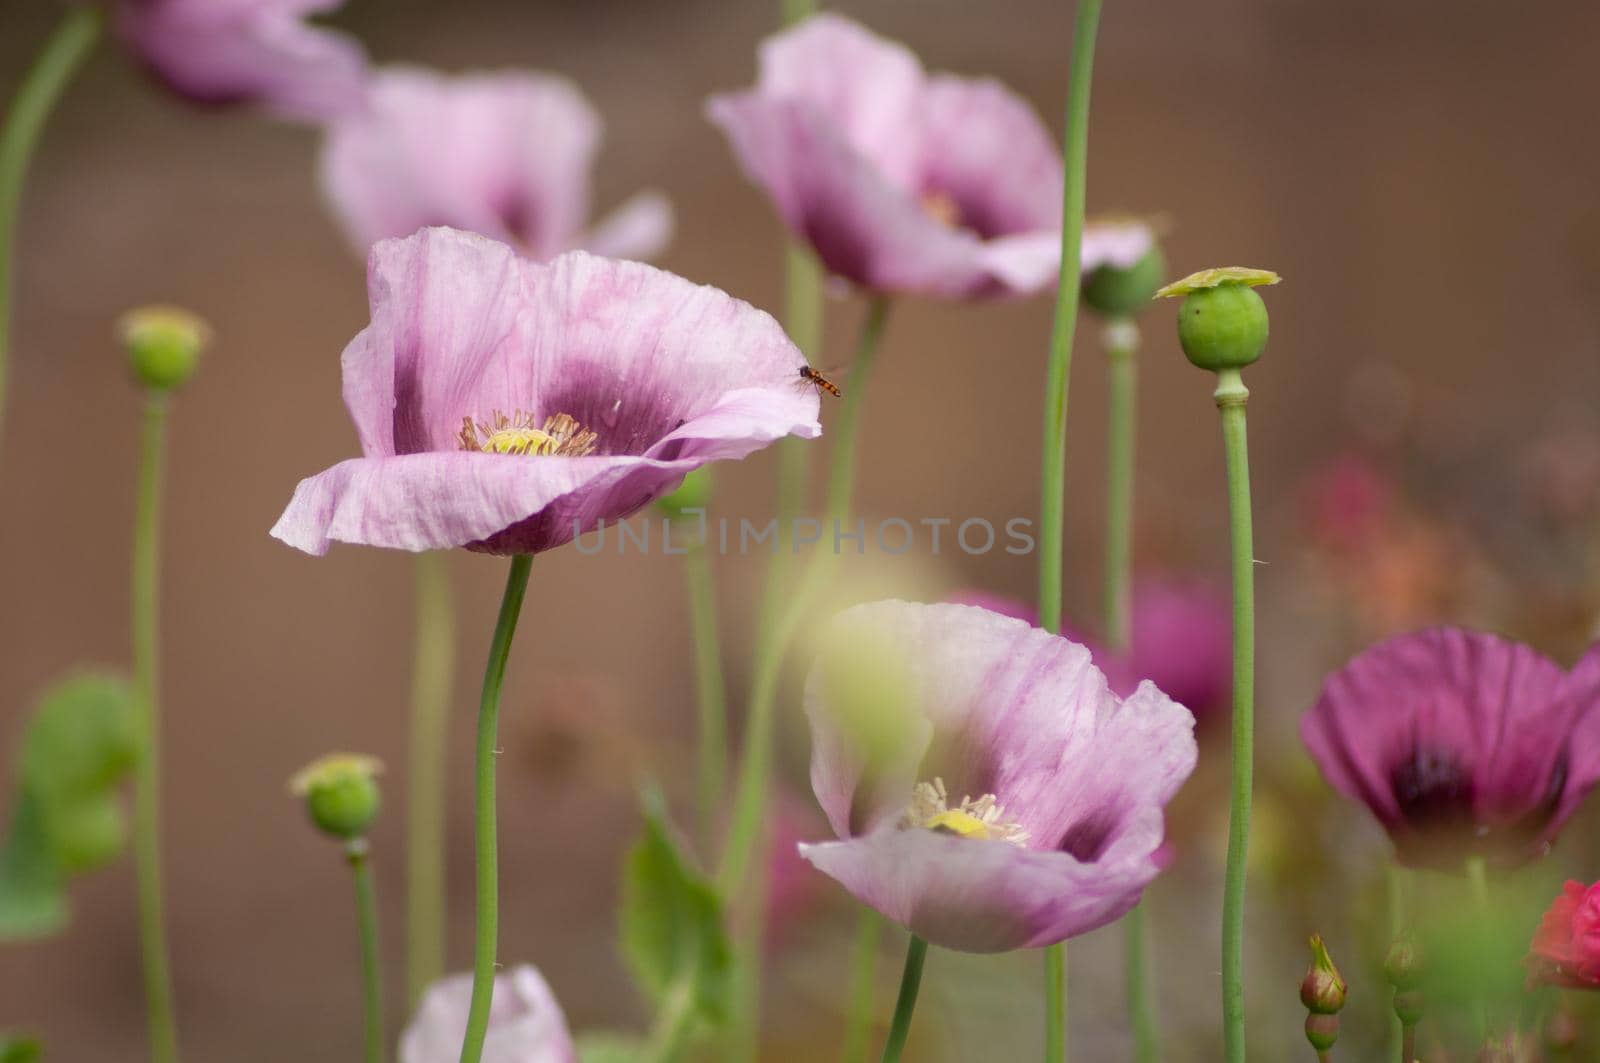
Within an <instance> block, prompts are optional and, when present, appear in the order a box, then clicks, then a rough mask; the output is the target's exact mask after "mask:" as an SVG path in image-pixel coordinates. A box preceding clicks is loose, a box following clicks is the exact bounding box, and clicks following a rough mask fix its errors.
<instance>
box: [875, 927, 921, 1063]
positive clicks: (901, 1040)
mask: <svg viewBox="0 0 1600 1063" xmlns="http://www.w3.org/2000/svg"><path fill="white" fill-rule="evenodd" d="M927 957H928V943H927V942H926V941H924V940H922V939H921V938H919V937H917V936H916V935H915V934H913V935H911V941H910V942H909V943H907V945H906V967H905V970H904V972H902V973H901V975H900V996H899V998H898V999H897V1000H896V1001H895V1003H894V1020H893V1021H892V1022H891V1023H890V1024H889V1040H887V1041H886V1042H884V1045H883V1063H896V1061H897V1060H898V1059H899V1058H900V1052H901V1050H902V1049H904V1048H905V1046H906V1035H907V1034H909V1033H910V1032H911V1013H912V1012H913V1011H915V1010H916V1007H917V990H918V989H920V988H921V986H922V964H923V961H924V960H926V959H927Z"/></svg>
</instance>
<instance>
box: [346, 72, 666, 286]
mask: <svg viewBox="0 0 1600 1063" xmlns="http://www.w3.org/2000/svg"><path fill="white" fill-rule="evenodd" d="M367 99H368V104H369V106H368V107H367V109H366V110H364V111H363V112H361V113H358V114H354V115H351V116H350V117H348V118H346V119H344V120H342V121H339V122H335V123H333V124H332V125H331V126H330V127H329V129H328V134H327V139H326V141H325V142H324V145H323V150H322V185H323V189H324V191H325V192H326V194H327V197H328V200H329V202H331V203H332V204H333V207H334V211H335V213H336V214H337V215H338V217H339V219H340V222H341V223H342V224H343V226H344V228H345V231H346V232H347V233H348V234H349V237H350V241H351V242H352V243H353V244H355V245H356V247H358V248H359V249H360V250H361V251H362V252H365V251H366V249H367V248H368V247H370V246H371V245H372V244H374V243H376V242H377V241H379V240H382V239H384V238H386V237H399V236H410V235H411V234H412V233H414V232H416V231H417V230H418V229H421V228H424V227H426V226H429V225H448V226H450V227H452V228H456V229H465V230H467V231H469V232H475V233H482V234H483V235H484V236H491V237H494V238H495V239H496V240H502V241H504V242H506V243H509V244H513V245H515V246H516V247H517V248H518V249H519V250H521V251H522V253H523V254H525V255H527V256H528V257H530V258H534V259H538V260H540V261H544V260H545V259H550V258H554V257H555V256H556V255H558V254H560V253H561V252H563V251H570V250H572V249H574V248H582V249H584V250H588V251H593V252H595V253H596V254H602V255H606V256H609V257H612V258H647V257H649V256H650V255H652V254H654V253H656V252H658V251H660V250H661V249H662V248H663V247H664V246H666V243H667V240H668V239H669V238H670V237H671V235H672V208H671V207H670V206H669V205H668V203H667V201H666V199H665V198H664V197H663V196H661V195H659V194H657V193H654V192H644V193H641V194H639V195H637V196H635V197H634V198H632V199H631V200H629V201H628V202H627V203H625V204H623V205H622V206H621V207H619V208H618V209H617V210H616V211H615V212H614V213H613V214H611V216H610V217H608V218H606V219H605V220H603V221H602V222H600V224H599V225H598V226H596V227H595V228H594V229H591V230H588V231H585V226H586V225H587V224H588V221H589V186H590V171H591V170H592V169H593V168H594V158H595V153H596V152H597V151H598V150H599V148H600V139H601V129H602V127H601V122H600V116H599V115H598V114H596V113H595V110H594V108H593V107H591V106H590V105H589V101H588V100H586V99H584V97H583V94H582V93H581V92H579V91H578V89H577V87H576V86H575V85H573V84H572V83H571V82H570V81H567V80H566V79H565V78H560V77H555V76H552V75H548V74H533V73H522V72H517V71H505V72H501V73H493V74H467V75H463V76H460V77H446V76H444V75H442V74H436V73H433V72H431V71H427V70H420V69H413V68H394V69H389V70H384V71H381V72H380V73H378V74H377V75H375V76H374V77H373V78H372V81H371V85H370V87H369V90H368V97H367Z"/></svg>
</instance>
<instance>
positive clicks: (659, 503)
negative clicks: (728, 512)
mask: <svg viewBox="0 0 1600 1063" xmlns="http://www.w3.org/2000/svg"><path fill="white" fill-rule="evenodd" d="M712 487H713V484H712V480H711V467H710V466H708V465H702V466H701V467H700V468H698V469H696V470H694V472H691V473H690V474H689V475H688V476H685V477H684V478H683V483H681V484H679V485H678V489H677V490H676V491H673V492H671V493H669V494H665V495H662V496H661V497H660V498H658V499H656V508H657V509H659V510H661V512H662V513H664V514H666V515H667V516H668V517H671V518H673V519H674V520H676V519H677V518H679V517H681V516H683V515H684V513H685V512H687V511H688V510H691V509H698V510H704V509H705V508H706V507H707V506H709V505H710V504H711V493H712Z"/></svg>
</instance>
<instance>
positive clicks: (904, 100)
mask: <svg viewBox="0 0 1600 1063" xmlns="http://www.w3.org/2000/svg"><path fill="white" fill-rule="evenodd" d="M708 112H709V115H710V117H711V120H712V121H713V122H715V123H716V124H717V125H718V126H720V127H721V128H722V130H723V132H724V133H726V134H727V136H728V138H729V140H731V141H732V144H733V149H734V152H735V154H736V155H737V156H738V158H739V162H740V164H741V165H742V167H743V168H744V171H745V173H746V174H747V175H748V176H749V177H750V179H751V180H752V181H754V182H755V183H756V184H758V185H760V186H761V187H762V188H763V189H764V190H765V191H766V193H767V195H769V196H770V197H772V201H773V203H774V205H775V206H776V207H777V210H778V213H779V214H780V215H781V216H782V218H783V221H784V223H785V224H786V225H787V226H788V227H789V229H790V231H792V232H793V233H794V234H795V235H796V236H798V237H800V238H801V239H803V240H806V241H808V242H809V243H810V244H811V246H812V248H814V249H815V251H816V253H817V255H818V257H819V258H820V259H821V260H822V263H823V265H825V266H826V267H827V268H828V270H829V271H831V272H832V273H835V274H837V275H839V276H841V277H843V278H845V279H846V280H849V281H851V282H853V283H855V284H857V285H860V286H861V287H863V288H867V289H870V290H873V291H878V292H888V293H920V294H925V295H934V296H944V297H975V296H994V295H1007V294H1011V295H1016V294H1027V293H1032V292H1037V291H1039V290H1040V289H1041V288H1044V287H1045V286H1047V285H1052V284H1054V283H1055V280H1056V273H1057V269H1058V267H1059V264H1060V261H1061V186H1062V165H1061V152H1060V151H1059V149H1058V148H1057V147H1056V143H1055V140H1054V139H1053V138H1052V137H1051V135H1050V133H1049V131H1048V130H1047V129H1046V128H1045V127H1044V125H1043V124H1042V123H1041V122H1040V121H1039V118H1038V116H1037V115H1036V114H1034V112H1033V110H1032V108H1030V107H1029V106H1028V105H1027V104H1026V103H1024V102H1023V101H1022V100H1021V99H1019V98H1018V97H1017V96H1015V95H1013V94H1012V93H1011V92H1010V91H1009V90H1007V89H1006V88H1004V87H1003V86H1001V85H1000V84H999V83H998V82H996V81H993V80H990V79H967V78H960V77H954V76H952V75H948V74H933V75H930V74H927V73H925V72H924V71H923V69H922V65H921V63H919V62H918V61H917V57H916V56H915V55H913V54H912V53H911V52H910V50H908V49H907V48H905V47H904V46H903V45H900V44H896V43H894V42H892V41H888V40H885V39H883V38H882V37H879V36H877V35H875V34H873V33H871V32H870V31H868V30H866V29H865V28H863V27H862V26H860V25H857V24H856V23H854V22H851V21H850V20H849V19H846V18H841V17H839V16H838V15H832V14H822V15H815V16H813V17H811V18H809V19H807V20H806V21H805V22H802V23H801V24H800V25H798V26H796V27H794V28H793V29H790V30H787V31H785V32H784V33H780V34H778V35H777V36H775V37H772V38H769V39H768V40H767V41H766V42H765V43H764V44H763V45H762V46H761V57H760V73H759V77H758V80H757V84H756V86H755V87H754V88H753V89H750V90H748V91H745V92H739V93H734V94H730V95H724V96H717V97H714V98H713V99H712V100H711V101H710V104H709V106H708ZM1084 246H1085V248H1086V250H1090V251H1094V250H1095V249H1097V248H1101V247H1102V243H1101V242H1098V241H1085V245H1084ZM1100 264H1102V263H1101V262H1100V261H1091V260H1089V259H1088V258H1087V257H1086V258H1085V260H1084V266H1085V268H1093V267H1094V266H1097V265H1100Z"/></svg>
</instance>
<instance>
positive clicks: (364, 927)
mask: <svg viewBox="0 0 1600 1063" xmlns="http://www.w3.org/2000/svg"><path fill="white" fill-rule="evenodd" d="M345 856H346V859H347V860H349V862H350V873H351V877H352V878H353V879H354V880H355V887H356V923H357V926H358V929H359V931H360V935H361V1015H362V1024H361V1025H362V1031H363V1037H362V1043H363V1044H364V1046H365V1049H366V1056H365V1059H366V1063H383V967H382V965H381V964H380V962H379V960H378V897H377V890H376V888H375V887H374V886H373V882H372V866H371V865H370V864H369V863H368V861H367V842H366V839H365V838H357V839H356V840H355V841H353V842H351V843H350V846H349V848H348V849H347V850H346V851H345Z"/></svg>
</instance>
